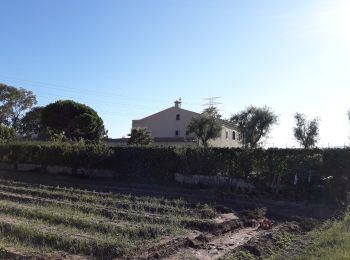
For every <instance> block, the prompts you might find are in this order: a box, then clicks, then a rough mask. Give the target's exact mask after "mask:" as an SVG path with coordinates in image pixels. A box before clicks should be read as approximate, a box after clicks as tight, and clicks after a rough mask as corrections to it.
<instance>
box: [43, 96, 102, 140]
mask: <svg viewBox="0 0 350 260" xmlns="http://www.w3.org/2000/svg"><path fill="white" fill-rule="evenodd" d="M41 119H42V126H43V127H47V128H48V129H49V130H50V131H51V133H52V134H64V135H65V136H66V137H67V138H68V139H69V140H79V139H81V138H83V139H86V140H89V141H99V140H101V139H102V138H103V137H104V136H105V135H106V131H105V128H104V125H103V121H102V119H101V118H100V117H99V116H98V114H97V112H96V111H95V110H93V109H92V108H91V107H89V106H87V105H84V104H80V103H77V102H74V101H72V100H59V101H56V102H54V103H51V104H49V105H47V106H46V107H44V109H43V110H42V113H41Z"/></svg>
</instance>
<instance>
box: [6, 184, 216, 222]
mask: <svg viewBox="0 0 350 260" xmlns="http://www.w3.org/2000/svg"><path fill="white" fill-rule="evenodd" d="M0 188H1V189H2V190H4V191H9V192H13V193H18V194H28V195H31V196H38V197H45V198H52V199H57V200H69V201H72V202H84V203H94V204H97V203H98V204H100V205H104V206H109V207H114V208H117V209H126V210H136V211H138V212H139V211H145V212H150V213H155V214H176V215H187V216H200V217H215V216H216V215H217V213H216V212H215V211H214V210H213V209H210V208H208V207H205V206H204V207H202V208H199V209H193V210H190V209H186V208H183V207H181V208H176V207H171V206H167V205H161V204H155V203H147V202H137V201H133V202H129V201H126V200H113V199H107V198H106V199H103V198H99V197H96V196H90V195H80V196H79V195H78V194H74V192H72V191H71V192H69V193H68V192H60V191H46V190H41V189H40V188H24V187H11V186H7V185H3V184H0Z"/></svg>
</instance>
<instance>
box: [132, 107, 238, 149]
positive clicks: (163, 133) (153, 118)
mask: <svg viewBox="0 0 350 260" xmlns="http://www.w3.org/2000/svg"><path fill="white" fill-rule="evenodd" d="M176 115H180V120H176ZM196 116H199V114H198V113H195V112H192V111H188V110H185V109H182V108H179V107H170V108H168V109H165V110H163V111H161V112H158V113H156V114H153V115H150V116H148V117H145V118H143V119H140V120H133V121H132V128H137V127H144V128H147V129H148V131H150V133H151V135H152V137H153V138H155V137H157V138H174V137H183V138H193V137H194V135H193V134H191V135H186V131H187V126H188V124H189V123H190V121H191V120H192V118H193V117H196ZM176 131H178V135H176V134H175V133H176ZM232 131H235V132H236V138H235V140H233V139H232ZM226 132H228V136H227V138H226ZM238 137H239V132H238V131H237V129H235V128H231V127H229V126H226V125H223V126H222V129H221V135H220V137H218V138H216V139H214V140H210V141H209V145H210V146H214V147H240V146H242V144H241V142H240V141H239V140H238Z"/></svg>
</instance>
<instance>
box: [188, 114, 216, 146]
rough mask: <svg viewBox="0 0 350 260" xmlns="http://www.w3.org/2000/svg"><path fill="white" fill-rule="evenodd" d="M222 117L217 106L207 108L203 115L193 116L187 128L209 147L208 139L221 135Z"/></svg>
mask: <svg viewBox="0 0 350 260" xmlns="http://www.w3.org/2000/svg"><path fill="white" fill-rule="evenodd" d="M220 117H221V116H220V115H219V114H218V113H217V109H216V108H214V109H213V108H207V109H205V110H204V111H203V113H202V114H201V115H199V116H198V117H193V118H192V120H191V121H190V123H189V125H188V126H187V130H188V132H189V133H194V134H195V135H196V137H197V139H198V140H199V141H200V143H201V144H202V145H203V146H204V147H208V141H209V140H210V139H214V138H216V137H218V136H219V135H220V131H221V128H222V127H221V123H220V119H219V118H220Z"/></svg>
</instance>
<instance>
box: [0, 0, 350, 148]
mask: <svg viewBox="0 0 350 260" xmlns="http://www.w3.org/2000/svg"><path fill="white" fill-rule="evenodd" d="M0 11H1V16H0V35H1V40H0V82H2V83H5V84H9V85H13V86H17V87H24V88H27V89H30V90H32V91H33V92H34V93H35V94H36V95H37V98H38V101H39V105H45V104H47V103H50V102H53V101H55V100H57V99H68V98H69V99H74V100H76V101H79V102H83V103H86V104H88V105H89V106H91V107H93V108H94V109H96V110H97V111H98V113H99V114H100V116H101V117H102V118H103V120H104V122H105V125H106V127H107V129H108V130H109V135H110V136H111V137H121V136H123V135H126V134H127V133H128V132H129V131H130V127H131V120H132V119H138V118H142V117H144V116H147V115H149V114H151V113H154V112H158V111H159V110H160V109H164V108H167V107H169V106H172V105H173V101H174V100H175V99H177V98H179V97H182V99H183V101H184V104H183V107H184V108H186V109H190V110H194V111H201V110H202V109H203V107H202V106H201V104H202V103H204V102H205V101H204V100H203V98H206V97H211V96H219V97H221V100H220V101H221V102H222V105H220V106H219V107H220V109H221V112H222V114H223V115H224V116H225V117H229V116H230V115H231V114H232V113H235V112H237V111H240V110H242V109H244V108H245V107H246V106H248V105H251V104H253V105H257V106H262V105H268V106H269V107H271V108H272V109H273V110H274V111H275V112H276V113H277V114H278V115H279V117H280V120H279V124H278V125H276V126H275V127H274V129H273V131H272V132H271V134H270V138H269V139H268V140H267V141H266V143H267V144H268V145H269V144H270V145H271V144H274V145H275V146H282V147H283V146H286V145H288V146H293V145H295V141H294V140H293V134H292V126H293V114H294V113H295V112H297V111H299V112H304V113H306V114H307V115H308V116H310V117H315V116H318V117H320V118H321V140H320V145H321V146H327V145H328V143H329V144H330V145H343V144H344V143H345V144H348V143H349V139H348V137H349V131H350V127H349V123H348V120H347V116H346V111H347V110H348V109H349V108H350V1H347V0H309V1H305V0H297V1H291V0H290V1H280V0H274V1H271V0H266V1H253V0H252V1H245V0H241V1H232V0H227V1H223V0H216V1H204V0H197V1H194V0H182V1H181V0H159V1H155V0H153V1H152V0H149V1H145V0H142V1H141V0H140V1H116V0H113V1H97V0H95V1H92V0H80V1H79V0H74V1H71V0H56V1H54V0H52V1H47V0H40V1H39V0H31V1H29V0H1V1H0Z"/></svg>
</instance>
